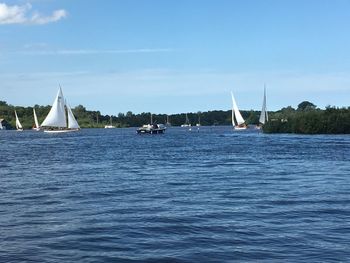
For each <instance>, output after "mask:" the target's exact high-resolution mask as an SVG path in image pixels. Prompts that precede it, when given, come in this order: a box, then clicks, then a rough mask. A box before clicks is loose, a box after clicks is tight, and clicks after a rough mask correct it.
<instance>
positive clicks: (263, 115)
mask: <svg viewBox="0 0 350 263" xmlns="http://www.w3.org/2000/svg"><path fill="white" fill-rule="evenodd" d="M268 120H269V116H268V114H267V109H266V88H265V87H264V99H263V104H262V109H261V113H260V118H259V122H260V123H261V124H265V122H266V121H268Z"/></svg>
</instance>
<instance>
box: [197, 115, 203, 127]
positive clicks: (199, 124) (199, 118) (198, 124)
mask: <svg viewBox="0 0 350 263" xmlns="http://www.w3.org/2000/svg"><path fill="white" fill-rule="evenodd" d="M196 126H197V127H199V126H202V125H201V116H198V123H197V124H196Z"/></svg>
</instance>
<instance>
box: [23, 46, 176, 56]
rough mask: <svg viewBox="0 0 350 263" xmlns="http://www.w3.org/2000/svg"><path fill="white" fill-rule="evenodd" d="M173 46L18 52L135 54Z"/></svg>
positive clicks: (169, 50) (166, 49)
mask: <svg viewBox="0 0 350 263" xmlns="http://www.w3.org/2000/svg"><path fill="white" fill-rule="evenodd" d="M173 51H174V49H171V48H139V49H58V50H27V51H23V52H18V53H21V54H24V55H96V54H133V53H162V52H173Z"/></svg>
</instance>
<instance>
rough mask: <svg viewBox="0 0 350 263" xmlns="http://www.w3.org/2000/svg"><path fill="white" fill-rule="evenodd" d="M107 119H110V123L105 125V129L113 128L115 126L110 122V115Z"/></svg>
mask: <svg viewBox="0 0 350 263" xmlns="http://www.w3.org/2000/svg"><path fill="white" fill-rule="evenodd" d="M109 121H110V124H109V125H105V129H113V128H115V126H113V124H112V116H111V117H110V119H109Z"/></svg>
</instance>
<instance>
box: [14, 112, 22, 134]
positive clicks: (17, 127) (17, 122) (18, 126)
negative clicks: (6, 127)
mask: <svg viewBox="0 0 350 263" xmlns="http://www.w3.org/2000/svg"><path fill="white" fill-rule="evenodd" d="M15 116H16V129H17V131H23V127H22V124H21V122H20V121H19V119H18V116H17V112H16V110H15Z"/></svg>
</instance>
